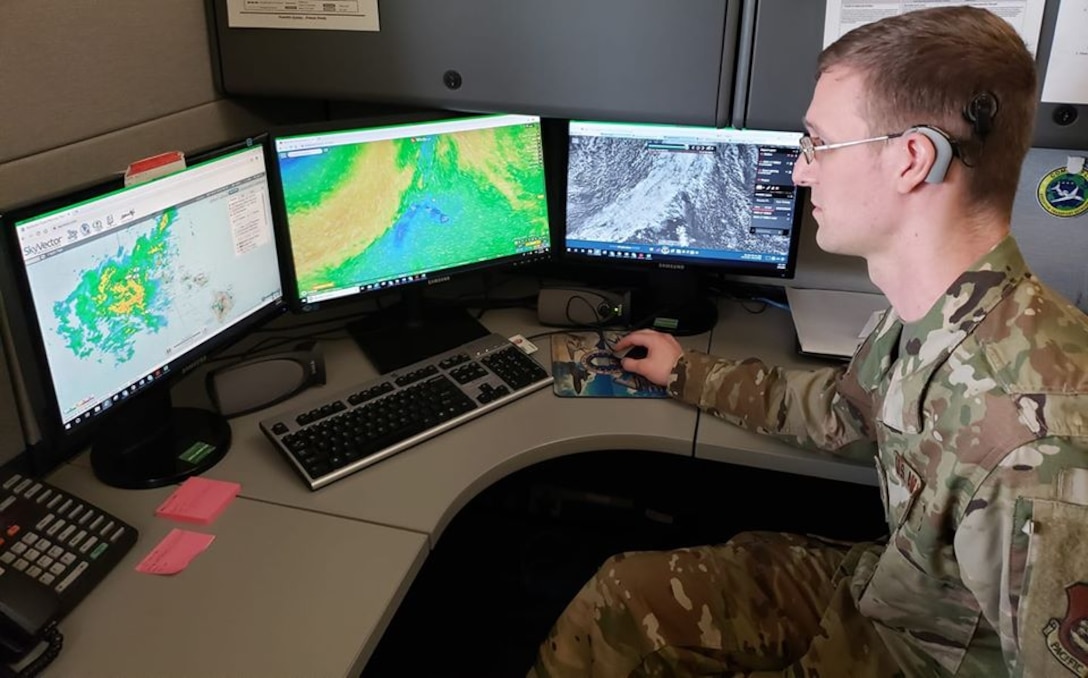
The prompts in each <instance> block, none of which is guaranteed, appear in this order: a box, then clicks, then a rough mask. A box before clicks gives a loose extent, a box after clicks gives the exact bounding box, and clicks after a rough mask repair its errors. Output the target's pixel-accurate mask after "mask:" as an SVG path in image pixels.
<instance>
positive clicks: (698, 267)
mask: <svg viewBox="0 0 1088 678" xmlns="http://www.w3.org/2000/svg"><path fill="white" fill-rule="evenodd" d="M571 122H576V123H590V124H606V125H620V126H631V125H636V124H637V123H630V122H626V121H607V120H564V121H562V122H561V124H560V125H558V126H557V127H558V129H556V130H555V131H553V134H554V135H555V137H556V140H557V143H556V144H555V148H554V149H553V150H554V153H555V162H556V163H557V164H558V163H560V162H561V167H562V172H559V173H556V177H555V187H554V194H555V199H554V202H555V203H556V205H557V209H556V212H558V214H557V215H556V218H555V223H557V224H558V226H557V228H556V230H557V231H558V236H557V238H556V251H557V252H556V257H557V259H559V260H560V261H562V262H565V263H569V264H572V265H576V266H587V267H592V268H594V269H597V270H605V269H618V270H624V271H629V272H633V273H639V272H642V273H645V272H651V271H677V272H690V273H691V274H693V275H696V276H712V275H713V276H726V277H741V276H749V277H755V278H765V279H768V280H772V279H777V280H791V279H793V278H794V277H796V274H797V263H798V262H797V260H798V256H799V252H800V246H801V224H802V221H803V218H804V206H805V202H806V198H807V194H808V193H807V188H806V187H804V186H796V185H795V186H796V197H795V199H794V209H793V219H792V224H791V226H790V242H789V246H788V248H787V250H788V251H787V255H786V262H785V266H784V268H778V267H777V266H774V267H772V266H771V265H768V264H763V263H751V262H745V261H739V260H724V259H712V258H693V257H688V256H669V255H655V257H656V258H654V259H652V260H647V259H637V258H625V257H607V256H596V255H588V254H583V253H579V252H571V251H569V247H568V245H567V241H568V239H567V231H568V222H567V191H568V188H569V185H568V175H569V171H570V139H571V137H570V123H571ZM648 126H651V127H676V128H680V129H690V130H699V129H704V130H710V129H715V130H735V131H738V132H742V133H756V134H759V133H776V134H791V133H793V130H766V129H758V130H757V129H739V128H709V127H699V126H694V125H659V124H648ZM800 134H801V133H800V132H797V135H798V137H800ZM798 148H800V145H799V144H798Z"/></svg>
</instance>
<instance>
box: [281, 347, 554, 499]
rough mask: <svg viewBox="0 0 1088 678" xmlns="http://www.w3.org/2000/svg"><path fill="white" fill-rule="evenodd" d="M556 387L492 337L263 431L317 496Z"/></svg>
mask: <svg viewBox="0 0 1088 678" xmlns="http://www.w3.org/2000/svg"><path fill="white" fill-rule="evenodd" d="M551 383H552V376H551V375H550V374H548V373H547V371H545V370H544V368H543V367H541V365H540V363H538V362H537V361H536V359H534V358H533V357H532V356H529V355H526V354H525V353H524V352H523V351H522V350H521V349H519V348H518V347H517V346H514V345H513V344H512V343H510V341H509V340H507V339H506V338H504V337H502V336H500V335H497V334H491V335H488V336H486V337H482V338H480V339H476V340H473V341H471V342H469V343H467V344H464V345H463V346H459V347H458V348H455V349H452V350H449V351H446V352H444V353H440V354H438V355H436V356H433V357H431V358H428V359H427V360H423V361H420V362H418V363H415V364H412V365H408V366H407V367H404V368H402V369H399V370H395V371H393V372H390V373H388V374H385V375H382V376H380V377H377V378H375V379H372V380H371V381H368V382H365V383H362V384H358V385H357V386H355V387H353V388H350V389H347V390H345V391H342V392H340V393H337V394H336V395H334V396H333V397H331V398H328V399H326V400H323V401H322V402H321V403H319V404H317V405H309V406H306V407H304V408H301V409H300V410H299V411H295V412H289V413H284V414H280V415H277V416H276V417H273V418H270V419H266V420H264V421H262V422H261V423H260V426H261V430H262V431H263V432H264V434H265V435H266V436H267V437H268V438H269V439H270V440H271V441H272V443H273V444H274V445H275V446H276V447H277V448H278V449H279V450H280V451H281V452H282V453H283V454H284V455H285V456H286V457H287V460H288V461H289V462H290V464H291V466H292V467H293V468H294V469H295V470H296V471H297V472H298V473H299V475H301V476H302V479H303V481H304V482H305V483H306V484H307V485H308V486H309V487H310V489H311V490H316V489H319V488H321V487H324V486H326V485H328V484H329V483H332V482H335V481H337V480H340V479H341V478H344V477H345V476H348V475H350V474H352V473H355V472H356V471H358V470H360V469H363V468H365V467H367V466H370V465H371V464H374V463H376V462H379V461H381V460H382V459H385V458H387V457H389V456H391V455H394V454H396V453H397V452H400V451H402V450H405V449H407V448H409V447H411V446H413V445H417V444H419V443H421V442H423V441H424V440H427V439H428V438H432V437H434V436H436V435H438V434H439V433H442V432H444V431H448V430H450V429H452V428H454V427H455V426H459V425H461V424H463V423H465V422H467V421H470V420H472V419H474V418H476V417H478V416H480V415H482V414H484V413H486V412H491V411H493V410H495V409H497V408H499V407H502V406H503V405H506V404H507V403H510V402H512V401H514V400H517V399H518V398H521V397H523V396H525V395H528V394H529V393H532V392H534V391H536V390H538V389H541V388H543V387H545V386H547V385H549V384H551Z"/></svg>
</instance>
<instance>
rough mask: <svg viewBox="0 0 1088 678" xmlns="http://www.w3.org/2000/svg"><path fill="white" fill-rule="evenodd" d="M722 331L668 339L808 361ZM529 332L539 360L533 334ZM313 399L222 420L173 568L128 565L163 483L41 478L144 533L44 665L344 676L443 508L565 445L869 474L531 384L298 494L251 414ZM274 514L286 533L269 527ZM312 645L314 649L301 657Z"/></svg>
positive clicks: (338, 374)
mask: <svg viewBox="0 0 1088 678" xmlns="http://www.w3.org/2000/svg"><path fill="white" fill-rule="evenodd" d="M483 322H484V324H485V325H487V326H488V327H489V328H490V329H492V330H493V331H495V332H499V333H501V334H504V335H507V336H509V335H512V334H515V333H521V334H523V335H526V336H528V335H532V334H534V333H536V332H540V331H544V330H545V329H546V328H542V327H540V326H539V325H538V323H537V322H536V318H535V314H533V313H532V312H530V311H524V310H504V311H492V312H489V313H488V314H487V315H485V316H484V318H483ZM719 330H720V331H715V332H712V333H707V334H703V335H698V336H694V337H684V338H681V343H682V344H683V345H684V346H685V347H686V348H697V349H701V350H707V349H712V350H715V351H720V352H721V353H722V354H723V355H736V356H738V357H741V356H747V355H761V356H763V357H765V358H766V359H767V360H776V359H777V360H781V361H783V362H789V363H793V364H799V365H800V364H807V359H802V358H800V357H799V356H794V355H793V352H792V346H793V330H792V326H791V325H790V324H789V316H788V314H787V313H785V312H781V311H777V310H774V309H768V311H767V312H765V313H763V314H759V315H750V314H748V313H747V312H745V311H744V310H743V309H742V308H741V307H740V306H739V305H737V304H735V303H732V302H722V306H721V320H720V322H719ZM539 345H540V347H541V351H542V354H543V355H545V356H546V355H547V353H548V347H549V346H550V343H549V340H548V338H546V337H545V338H543V339H541V340H540V342H539ZM326 360H327V371H328V374H329V384H328V385H327V386H326V387H324V389H325V390H326V391H328V392H333V391H337V390H339V389H341V388H345V387H347V386H350V385H351V384H353V383H356V382H358V381H361V380H364V379H367V378H369V377H372V376H373V375H374V372H373V369H372V368H371V367H370V366H369V364H368V363H367V362H366V360H365V359H364V358H363V357H362V355H361V354H360V352H359V351H358V349H357V348H356V347H355V346H354V345H353V344H352V343H350V342H336V343H332V344H330V345H329V348H328V350H327V352H326ZM541 362H542V363H544V364H545V365H548V363H549V361H548V359H547V358H546V357H545V358H543V359H542V360H541ZM198 382H199V379H190V380H189V382H187V383H186V382H183V383H182V384H179V386H178V388H177V389H176V390H175V394H176V395H175V401H176V402H178V403H179V404H184V403H193V402H197V401H200V400H202V399H203V394H202V393H201V387H200V384H199V383H198ZM322 397H323V395H322V392H321V389H317V390H310V391H307V392H305V393H303V394H300V395H299V396H297V397H296V398H294V399H293V400H292V401H289V402H288V403H284V404H281V405H279V406H277V407H275V408H269V409H267V410H265V411H263V412H261V413H257V414H254V415H250V416H247V417H240V418H238V419H236V420H234V421H233V422H232V429H233V436H234V441H233V445H232V449H231V451H230V453H229V454H228V455H227V457H226V458H225V459H224V460H223V461H222V462H220V463H219V464H218V465H216V466H215V467H214V468H212V469H211V470H210V471H209V472H208V473H207V474H206V475H207V476H208V477H211V478H217V479H222V480H231V481H236V482H240V483H241V484H242V492H241V494H240V498H239V500H238V501H236V502H235V504H233V505H232V506H231V507H230V508H229V509H228V510H227V511H226V512H225V513H224V514H223V516H222V517H221V518H220V519H219V520H218V521H217V522H216V523H215V524H214V525H212V526H211V529H209V530H208V531H209V532H213V533H215V534H216V535H218V538H217V539H216V541H215V543H213V544H212V545H211V547H210V548H209V549H208V550H207V551H205V552H204V553H203V554H202V555H200V556H199V557H198V558H197V560H196V561H195V562H194V564H193V566H191V567H190V569H189V570H186V571H185V572H183V573H182V574H180V575H178V576H177V577H174V578H172V579H163V578H160V577H152V576H148V575H141V574H137V573H135V572H134V571H133V567H134V566H135V564H136V562H138V560H139V559H140V558H142V557H143V556H144V555H145V554H146V553H147V552H148V551H149V550H150V549H151V547H152V546H153V545H154V544H156V543H157V542H158V540H159V539H161V538H162V536H163V535H165V534H166V532H167V531H168V529H169V528H170V527H171V526H172V525H171V524H170V523H168V522H167V521H163V520H160V519H157V518H154V517H153V513H152V512H153V510H154V507H155V506H157V505H158V503H160V502H161V501H162V499H163V498H165V496H166V495H167V494H168V493H169V491H170V489H169V488H162V489H159V490H150V491H125V490H115V489H112V488H107V487H105V486H102V485H100V484H98V483H97V482H96V481H95V480H94V479H93V476H92V474H91V473H90V469H89V467H88V461H87V459H86V456H83V457H79V458H77V459H76V460H75V461H74V462H73V463H72V464H69V465H68V466H67V467H65V468H62V469H60V470H59V471H58V472H57V473H55V474H54V475H53V476H52V477H50V480H51V481H53V482H55V483H56V484H58V485H60V486H61V487H63V488H65V489H67V490H69V491H71V492H74V493H76V494H77V495H80V496H83V497H86V498H87V499H88V500H89V501H92V502H95V503H98V504H100V505H101V506H102V507H103V508H105V509H106V510H108V511H111V512H113V513H116V514H117V515H118V516H120V517H121V518H123V519H125V520H128V521H130V522H131V523H133V524H134V525H135V526H136V528H137V529H139V530H140V532H141V539H140V541H139V543H138V544H137V545H136V547H135V548H134V549H133V552H132V553H131V554H130V555H129V556H128V558H127V559H126V560H125V562H123V563H122V564H121V565H120V567H119V568H118V569H117V570H116V571H115V572H114V573H113V574H111V575H110V577H109V578H107V580H106V581H105V582H104V583H103V584H102V585H101V586H99V588H98V589H96V590H95V591H94V592H92V593H91V595H90V596H88V598H87V599H86V601H84V603H83V604H81V605H80V606H79V607H78V608H77V609H76V610H75V611H74V612H73V613H72V614H71V615H70V616H69V617H68V618H67V619H66V620H65V621H64V622H63V624H62V630H63V631H64V633H65V635H66V639H67V640H66V649H65V650H64V652H63V653H62V654H61V657H60V659H58V660H57V664H56V668H53V667H51V668H50V670H49V671H48V672H47V675H50V676H54V675H55V676H63V675H70V674H71V673H73V672H75V673H78V674H79V675H82V676H93V675H105V674H110V675H119V674H120V675H129V674H140V673H147V672H148V671H149V669H150V672H152V673H155V674H156V675H179V676H180V675H196V674H199V675H208V676H210V675H237V674H241V673H245V674H260V675H269V676H275V675H303V674H305V675H357V674H358V670H359V669H360V667H361V666H362V665H363V664H365V662H366V660H367V658H368V657H369V656H370V653H371V651H372V650H373V648H374V646H375V645H376V643H377V641H378V640H379V639H380V637H381V634H382V632H383V631H384V630H385V626H386V625H387V623H388V621H389V619H390V618H391V617H392V614H393V612H394V611H395V610H396V607H397V605H398V604H399V603H400V601H401V599H402V598H403V595H404V592H405V591H406V590H407V588H408V586H410V584H411V582H412V580H413V579H414V577H415V575H416V573H417V572H418V570H419V568H420V566H421V563H422V561H423V559H424V558H425V556H426V553H427V551H428V550H429V549H430V548H433V547H434V545H435V544H436V543H437V541H438V539H439V537H440V536H441V534H442V532H443V530H444V529H445V527H446V526H447V525H448V524H449V522H450V521H451V520H452V519H453V517H454V516H455V515H456V514H457V512H458V511H459V510H460V509H461V508H462V507H463V506H464V505H465V504H466V503H467V502H468V501H469V500H471V499H472V498H473V497H474V496H475V495H476V494H478V493H479V492H480V491H481V490H483V489H484V488H486V487H487V486H489V485H491V484H493V483H494V482H496V481H497V480H499V479H500V478H502V477H504V476H506V475H509V474H510V473H513V472H514V471H517V470H518V469H521V468H524V467H527V466H529V465H531V464H535V463H538V462H541V461H544V460H546V459H550V458H554V457H558V456H562V455H566V454H574V453H577V452H586V451H592V450H615V449H632V450H648V451H656V452H661V453H666V454H676V455H682V456H700V457H704V458H707V459H716V460H721V461H730V462H734V463H741V464H748V465H752V466H760V467H764V468H770V469H774V470H785V471H791V472H795V473H807V474H811V475H816V476H820V477H824V478H833V479H838V480H848V481H852V482H862V483H873V482H874V480H873V478H872V476H873V470H872V468H871V467H861V466H858V465H856V464H853V463H850V462H845V461H840V460H835V459H830V458H823V457H819V456H813V455H810V454H809V453H806V452H803V451H800V450H796V449H794V448H791V447H789V446H788V445H785V444H782V443H778V442H776V441H773V440H770V439H767V438H764V437H761V436H756V435H753V434H748V433H746V432H743V431H739V430H737V429H735V428H734V427H731V426H729V425H728V424H725V423H724V422H720V421H716V420H713V421H712V420H711V418H710V417H701V418H700V415H699V413H698V412H697V411H696V410H695V409H693V408H690V407H688V406H686V405H683V404H681V403H678V402H675V401H671V400H623V399H571V398H557V397H555V396H554V395H553V394H552V392H551V389H544V390H541V391H538V392H536V393H533V394H531V395H529V396H526V397H524V398H521V399H520V400H517V401H515V402H513V403H511V404H509V405H506V406H504V407H502V408H501V409H499V410H497V411H495V412H493V413H489V414H487V415H485V416H483V417H480V418H478V419H476V420H473V421H470V422H468V423H467V424H465V425H463V426H460V427H458V428H456V429H454V430H452V431H448V432H446V433H443V434H442V435H440V436H438V437H436V438H433V439H431V440H429V441H426V442H424V443H422V444H420V445H418V446H416V447H413V448H411V449H408V450H405V451H404V452H401V453H400V454H397V455H396V456H394V457H391V458H390V459H387V460H385V461H382V462H381V463H379V464H376V465H374V466H372V467H368V468H366V469H364V470H363V471H360V472H359V473H356V474H354V475H352V476H349V477H347V478H345V479H343V480H340V481H338V482H336V483H334V484H332V485H330V486H328V487H325V488H323V489H321V490H318V491H317V492H311V491H310V490H309V489H307V488H306V487H305V485H303V483H302V481H301V480H300V479H299V478H298V477H297V476H296V475H294V473H293V471H291V469H290V468H289V466H288V464H287V462H286V461H285V460H284V459H282V458H281V457H280V456H279V454H278V453H277V452H276V451H275V450H273V448H272V446H271V445H270V444H269V443H268V442H267V441H266V440H265V438H264V437H263V435H262V434H261V433H260V431H259V430H258V428H257V422H258V421H259V420H261V419H263V418H265V417H268V416H272V415H273V414H274V413H275V412H276V411H277V410H294V409H297V408H299V407H301V406H302V405H303V404H304V403H305V402H307V401H310V400H319V399H321V398H322ZM697 430H698V434H696V431H697ZM285 526H290V528H291V533H292V537H293V538H297V539H298V540H300V541H301V543H295V542H294V541H293V539H285V538H284V537H283V534H284V529H285ZM315 568H317V569H316V571H315ZM349 572H350V574H349ZM315 574H316V576H314V575H315ZM297 581H305V582H307V584H306V585H304V586H296V585H295V584H294V582H297ZM153 613H154V614H155V617H153V616H152V615H153ZM168 613H169V616H167V615H168ZM156 618H158V619H164V620H165V621H159V622H156V621H155V619H156ZM288 631H291V632H294V633H296V634H297V635H286V634H287V633H288ZM236 635H237V636H240V639H239V640H238V642H232V640H231V638H232V636H236ZM326 636H327V638H326ZM309 647H319V648H321V649H320V652H319V653H317V656H315V655H311V654H309V653H308V652H306V648H309ZM311 661H312V662H314V663H312V664H311V663H310V662H311ZM322 668H324V669H326V670H322Z"/></svg>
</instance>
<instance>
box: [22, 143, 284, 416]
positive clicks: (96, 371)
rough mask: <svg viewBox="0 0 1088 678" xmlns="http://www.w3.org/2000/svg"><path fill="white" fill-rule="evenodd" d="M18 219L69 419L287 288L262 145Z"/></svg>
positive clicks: (56, 386)
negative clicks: (279, 259) (283, 282)
mask: <svg viewBox="0 0 1088 678" xmlns="http://www.w3.org/2000/svg"><path fill="white" fill-rule="evenodd" d="M15 228H16V233H17V238H18V243H19V249H20V251H21V253H22V256H23V260H24V262H25V266H26V276H27V280H28V282H29V289H30V296H31V297H32V298H33V299H32V301H33V307H34V309H35V311H36V315H37V320H38V326H39V327H38V329H39V333H40V338H41V340H42V343H43V344H44V350H45V355H46V359H47V362H48V367H49V373H50V375H51V379H52V386H53V391H54V393H55V396H56V404H57V407H58V409H59V412H60V417H61V423H62V425H63V427H64V428H65V429H68V430H71V429H73V428H78V427H79V426H80V425H81V424H85V423H87V422H89V421H92V420H94V419H96V418H97V417H98V416H100V415H102V414H104V413H105V412H107V411H109V410H111V409H112V408H114V407H116V406H119V405H120V404H121V403H122V402H123V401H126V400H128V399H130V398H133V397H136V396H138V394H140V393H141V392H142V391H143V390H144V389H146V388H148V387H150V386H152V385H153V384H155V383H156V382H157V381H161V380H163V379H164V378H166V377H168V376H170V375H171V370H173V371H177V370H178V369H179V368H183V367H186V366H187V364H188V362H189V361H192V360H195V359H196V358H197V357H202V355H203V351H204V350H206V349H207V347H208V346H209V343H210V342H213V341H214V340H215V339H216V338H218V337H219V335H221V334H223V333H225V332H227V331H228V330H230V329H231V328H234V327H236V326H239V325H240V324H242V323H244V321H245V320H246V319H247V318H250V317H251V316H253V315H254V314H256V313H257V312H259V311H261V310H262V309H267V308H268V307H269V306H270V305H272V304H275V303H278V301H279V300H280V299H281V298H282V295H281V289H280V277H279V268H278V264H277V255H276V244H275V239H274V233H273V229H272V213H271V205H270V201H269V189H268V182H267V176H266V166H265V157H264V148H263V147H262V146H260V145H257V146H252V147H249V148H244V149H242V150H236V151H234V152H233V153H229V154H227V155H223V156H219V157H217V158H215V159H213V160H210V161H207V162H204V163H201V164H197V165H194V166H193V167H190V168H188V169H185V170H182V171H181V172H178V173H176V174H172V175H169V176H166V177H163V178H160V179H156V180H153V181H151V182H148V183H144V184H138V185H135V186H131V187H128V188H123V189H120V190H116V191H113V192H110V193H106V194H103V195H99V196H97V197H95V198H92V199H90V200H86V201H83V202H80V203H78V204H73V205H68V206H65V207H63V208H61V209H58V210H55V211H52V212H49V213H45V214H40V215H37V216H34V217H31V218H27V219H24V220H21V221H17V222H16V223H15Z"/></svg>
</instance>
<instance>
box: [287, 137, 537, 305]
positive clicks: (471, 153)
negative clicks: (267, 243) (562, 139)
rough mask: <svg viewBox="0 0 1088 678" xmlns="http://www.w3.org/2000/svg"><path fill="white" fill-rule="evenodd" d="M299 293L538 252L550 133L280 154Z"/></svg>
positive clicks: (423, 139) (400, 141) (348, 146)
mask: <svg viewBox="0 0 1088 678" xmlns="http://www.w3.org/2000/svg"><path fill="white" fill-rule="evenodd" d="M280 171H281V176H282V179H283V186H284V200H285V203H286V209H287V216H288V223H289V224H290V234H291V249H292V253H293V254H292V255H293V257H294V265H295V276H296V278H297V280H298V289H299V293H300V296H305V295H306V294H308V293H315V292H320V291H323V290H336V289H345V288H354V287H358V286H359V285H361V284H366V283H371V282H375V281H380V280H387V279H390V278H392V277H396V276H403V275H412V274H417V273H424V272H430V271H435V270H440V269H448V268H452V267H455V266H461V265H467V264H472V263H476V262H479V261H484V260H488V259H494V258H498V257H502V256H510V255H514V254H518V253H520V252H524V251H529V250H535V249H539V248H540V247H542V246H547V244H548V238H549V235H548V215H547V203H546V200H545V194H544V167H543V163H542V160H541V148H540V139H539V131H538V129H537V128H536V127H534V126H532V125H513V126H504V127H493V128H485V129H478V130H468V131H460V132H457V133H450V134H439V135H428V136H417V137H411V138H402V139H385V140H379V141H371V142H368V143H361V144H344V145H337V146H330V147H327V148H323V149H321V152H318V153H311V154H297V155H293V156H290V157H288V156H286V155H285V154H281V155H280Z"/></svg>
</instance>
